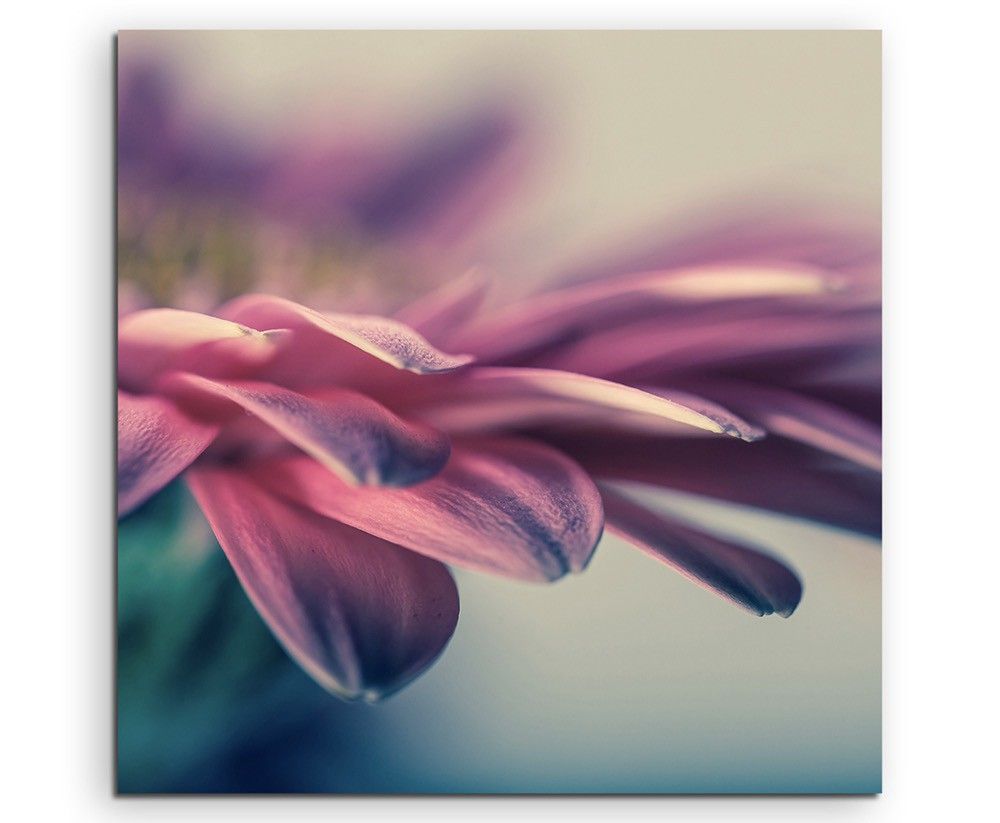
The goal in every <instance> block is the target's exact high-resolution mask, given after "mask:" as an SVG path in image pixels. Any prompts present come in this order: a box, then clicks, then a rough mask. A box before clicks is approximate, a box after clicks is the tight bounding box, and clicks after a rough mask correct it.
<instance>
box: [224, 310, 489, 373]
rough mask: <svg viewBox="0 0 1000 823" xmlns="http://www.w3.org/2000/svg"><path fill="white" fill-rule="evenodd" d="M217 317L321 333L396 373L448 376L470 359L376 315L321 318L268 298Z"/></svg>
mask: <svg viewBox="0 0 1000 823" xmlns="http://www.w3.org/2000/svg"><path fill="white" fill-rule="evenodd" d="M220 314H221V315H222V316H223V317H226V318H228V319H230V320H234V321H236V322H239V323H246V324H247V325H250V326H253V327H254V328H257V329H279V328H288V329H292V330H294V331H309V330H312V331H316V332H320V333H321V334H322V336H323V338H325V339H326V340H327V341H330V340H333V341H338V342H340V341H342V342H344V343H347V344H350V345H351V346H353V347H354V348H356V349H358V350H360V351H362V352H365V353H366V354H369V355H371V356H372V357H375V358H377V359H379V360H381V361H383V362H385V363H388V364H389V365H391V366H394V367H395V368H397V369H404V370H406V371H411V372H415V373H417V374H435V373H438V372H448V371H453V370H455V369H457V368H460V367H461V366H464V365H466V364H467V363H470V362H471V361H472V359H473V358H472V357H471V356H470V355H451V354H446V353H445V352H442V351H439V350H438V349H436V348H434V346H432V345H431V344H430V343H428V342H427V341H426V340H425V339H424V338H423V337H422V336H421V335H420V334H418V333H417V332H415V331H414V330H413V329H411V328H410V327H409V326H406V325H404V324H403V323H400V322H399V321H397V320H392V319H390V318H387V317H378V316H375V315H357V314H321V313H320V312H318V311H314V310H312V309H310V308H307V307H306V306H302V305H299V304H298V303H293V302H292V301H291V300H285V299H284V298H282V297H274V296H272V295H267V294H250V295H245V296H244V297H238V298H236V299H235V300H232V301H230V302H229V303H227V304H226V305H225V306H223V307H222V310H221V311H220Z"/></svg>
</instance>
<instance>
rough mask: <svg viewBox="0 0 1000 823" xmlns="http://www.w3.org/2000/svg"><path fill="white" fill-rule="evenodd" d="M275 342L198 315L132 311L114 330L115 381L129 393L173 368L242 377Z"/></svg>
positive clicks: (266, 356) (266, 357) (271, 354)
mask: <svg viewBox="0 0 1000 823" xmlns="http://www.w3.org/2000/svg"><path fill="white" fill-rule="evenodd" d="M278 338H279V335H275V334H271V335H267V334H262V333H261V332H259V331H254V330H253V329H250V328H248V327H246V326H243V325H241V324H239V323H232V322H230V321H228V320H222V319H220V318H218V317H212V316H211V315H207V314H199V313H197V312H190V311H180V310H178V309H147V310H145V311H137V312H133V313H131V314H129V315H127V316H125V317H123V318H122V319H121V321H120V323H119V327H118V379H119V382H120V383H121V385H123V386H125V387H126V388H128V389H131V390H142V389H147V388H149V387H150V386H151V385H152V384H153V383H154V382H155V381H156V380H157V379H158V378H159V377H160V376H161V375H162V374H164V373H165V372H167V371H173V370H183V371H192V372H196V373H198V374H204V375H209V376H213V377H219V376H227V377H240V376H246V375H248V374H251V373H253V372H254V371H256V370H257V369H259V368H261V367H262V366H263V365H264V364H266V363H267V362H269V361H270V360H271V359H272V358H273V357H274V355H275V353H276V351H277V340H278Z"/></svg>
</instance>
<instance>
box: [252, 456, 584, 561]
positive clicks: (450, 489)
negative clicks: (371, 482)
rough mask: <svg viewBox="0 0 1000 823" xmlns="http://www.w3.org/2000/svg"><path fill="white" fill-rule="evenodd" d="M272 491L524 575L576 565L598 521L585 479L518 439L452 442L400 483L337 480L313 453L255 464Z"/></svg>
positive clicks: (431, 549)
mask: <svg viewBox="0 0 1000 823" xmlns="http://www.w3.org/2000/svg"><path fill="white" fill-rule="evenodd" d="M255 473H256V476H258V477H259V479H260V482H261V483H263V484H266V485H267V486H268V488H271V489H272V490H274V491H275V492H276V493H279V494H283V495H286V496H288V497H289V498H291V499H294V500H297V501H301V502H302V503H304V504H305V505H307V506H308V507H309V508H311V509H314V510H315V511H317V512H320V513H321V514H324V515H326V516H327V517H332V518H335V519H337V520H340V521H341V522H344V523H348V524H349V525H351V526H354V527H355V528H358V529H363V530H364V531H367V532H371V533H372V534H375V535H378V536H379V537H381V538H383V539H385V540H389V541H391V542H393V543H398V544H399V545H401V546H406V547H407V548H410V549H413V550H414V551H418V552H420V553H421V554H426V555H428V556H430V557H434V558H436V559H438V560H442V561H444V562H446V563H453V564H455V565H457V566H464V567H467V568H471V569H475V570H478V571H485V572H490V573H494V574H499V575H503V576H505V577H514V578H518V579H522V580H541V581H546V580H556V579H558V578H560V577H562V576H563V575H564V574H566V573H567V572H577V571H581V570H582V569H583V568H584V567H585V566H586V565H587V562H588V561H589V560H590V556H591V554H592V553H593V551H594V548H595V547H596V545H597V541H598V540H599V539H600V536H601V529H602V527H603V515H602V512H601V500H600V495H599V493H598V491H597V488H596V487H595V486H594V484H593V482H592V481H591V480H590V478H589V477H588V476H587V475H586V474H585V473H584V472H583V471H582V470H581V469H580V468H579V467H578V466H577V465H576V464H575V463H574V462H573V461H571V460H569V459H568V458H567V457H565V456H564V455H562V454H560V453H559V452H557V451H555V450H554V449H551V448H549V447H547V446H544V445H542V444H540V443H533V442H531V441H525V440H515V439H509V438H505V439H499V438H498V439H495V440H475V441H469V442H466V443H463V444H462V445H461V446H459V445H458V444H456V445H455V447H454V448H453V450H452V455H451V459H450V460H449V462H448V464H447V465H446V466H445V468H444V469H443V470H442V471H441V473H440V474H438V475H436V476H435V477H432V478H431V479H430V480H427V481H425V482H424V483H421V484H419V485H417V486H412V487H410V488H406V489H371V488H365V487H351V486H347V485H345V484H344V483H343V482H341V481H340V480H338V479H337V478H336V477H334V476H333V475H331V474H330V473H329V472H328V471H326V470H325V469H324V468H323V467H322V466H320V465H319V464H318V463H316V462H315V461H313V460H309V459H303V458H291V459H284V460H275V461H272V462H268V463H267V464H264V465H261V466H259V467H258V468H257V469H256V470H255Z"/></svg>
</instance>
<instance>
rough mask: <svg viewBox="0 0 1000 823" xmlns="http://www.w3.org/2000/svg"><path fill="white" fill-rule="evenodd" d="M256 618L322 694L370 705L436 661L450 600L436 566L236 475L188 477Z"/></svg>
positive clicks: (447, 634)
mask: <svg viewBox="0 0 1000 823" xmlns="http://www.w3.org/2000/svg"><path fill="white" fill-rule="evenodd" d="M188 482H189V484H190V486H191V490H192V491H193V492H194V495H195V497H196V498H197V500H198V503H199V504H200V506H201V508H202V510H203V511H204V512H205V514H206V516H207V517H208V520H209V522H210V523H211V524H212V528H213V530H214V531H215V534H216V536H217V537H218V538H219V542H220V543H221V544H222V548H223V550H224V551H225V553H226V556H227V557H228V558H229V561H230V562H231V563H232V564H233V568H234V569H235V570H236V574H237V576H238V577H239V579H240V582H241V583H242V584H243V588H244V589H246V592H247V594H248V595H249V597H250V599H251V601H252V602H253V604H254V606H256V608H257V611H258V612H260V614H261V616H262V617H263V618H264V620H265V621H266V622H267V624H268V625H269V626H270V628H271V630H272V631H273V632H274V634H275V635H276V636H277V638H278V639H279V640H280V641H281V643H282V645H284V647H285V648H286V649H287V650H288V653H289V654H290V655H291V656H292V657H293V658H295V660H296V661H297V662H298V663H299V664H300V665H301V666H302V667H303V668H304V669H305V670H306V671H307V672H309V674H310V675H312V677H313V678H315V679H316V681H317V682H319V683H320V684H321V685H322V686H323V687H324V688H326V689H329V690H330V691H332V692H334V693H335V694H338V695H340V696H341V697H345V698H349V699H364V700H369V701H371V700H375V699H378V698H380V697H383V696H385V695H387V694H391V693H392V692H394V691H396V690H397V689H400V688H402V687H403V686H405V685H406V684H407V683H408V682H410V681H411V680H413V679H414V678H415V677H417V676H418V675H419V674H420V673H421V672H423V671H424V669H426V668H427V666H429V665H430V664H431V662H433V660H434V659H435V658H436V657H437V656H438V655H439V654H440V653H441V651H442V650H443V649H444V647H445V645H446V644H447V643H448V640H449V639H450V638H451V635H452V632H454V630H455V624H456V622H457V620H458V592H457V590H456V589H455V583H454V581H453V580H452V578H451V575H450V574H449V573H448V570H447V569H446V568H445V567H444V566H443V565H441V564H440V563H438V562H436V561H434V560H431V559H429V558H426V557H421V556H420V555H417V554H414V553H413V552H409V551H406V550H405V549H401V548H399V547H398V546H394V545H392V544H391V543H387V542H385V541H384V540H380V539H379V538H377V537H373V536H372V535H370V534H365V533H364V532H360V531H356V530H355V529H352V528H350V527H349V526H345V525H343V524H342V523H337V522H335V521H332V520H328V519H326V518H324V517H321V516H320V515H318V514H316V513H314V512H311V511H308V510H306V509H303V508H300V507H298V506H295V505H293V504H290V503H288V502H285V501H283V500H280V499H279V498H277V497H274V496H272V495H271V494H268V493H267V492H265V491H264V490H263V489H261V488H260V487H259V486H258V485H256V484H255V483H253V482H251V481H250V480H249V479H247V478H246V477H245V476H244V475H243V474H241V473H237V472H234V471H227V470H224V469H199V470H196V471H193V472H191V474H190V475H189V477H188Z"/></svg>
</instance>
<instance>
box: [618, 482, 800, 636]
mask: <svg viewBox="0 0 1000 823" xmlns="http://www.w3.org/2000/svg"><path fill="white" fill-rule="evenodd" d="M601 497H602V498H603V500H604V511H605V515H606V517H607V528H608V531H610V532H612V533H613V534H617V535H619V536H620V537H622V538H624V539H625V540H627V541H628V542H630V543H632V544H633V545H635V546H637V547H638V548H640V549H642V550H643V551H644V552H646V553H647V554H649V555H650V556H652V557H655V558H656V559H657V560H660V561H661V562H663V563H666V564H667V565H668V566H670V567H671V568H673V569H676V570H677V571H678V572H680V573H681V574H682V575H684V576H685V577H687V578H689V579H690V580H693V581H694V582H695V583H698V584H699V585H701V586H704V587H705V588H706V589H709V590H710V591H713V592H715V593H716V594H719V595H721V596H722V597H724V598H726V599H727V600H729V601H731V602H732V603H734V604H736V605H737V606H740V607H742V608H744V609H746V610H747V611H750V612H752V613H754V614H756V615H759V616H761V617H763V616H764V615H768V614H780V615H781V616H782V617H789V616H790V615H791V614H792V612H794V611H795V607H796V606H798V604H799V600H801V599H802V583H801V582H800V581H799V579H798V577H796V575H795V573H794V572H793V571H792V570H791V569H789V568H788V567H787V566H785V565H784V564H783V563H781V562H779V561H778V560H775V559H774V558H773V557H770V556H769V555H767V554H765V553H764V552H762V551H759V550H758V549H752V548H749V547H747V546H743V545H740V544H738V543H734V542H732V541H730V540H722V539H720V538H718V537H715V536H713V535H711V534H708V533H706V532H703V531H701V530H699V529H695V528H693V527H691V526H689V525H687V524H686V523H683V522H681V521H679V520H677V519H676V518H673V517H668V516H666V515H663V514H659V513H654V512H652V511H650V510H649V509H647V508H645V507H643V506H640V505H638V504H637V503H634V502H632V501H631V500H630V499H629V498H628V497H627V496H626V495H624V494H622V493H621V492H619V491H617V490H615V489H613V488H611V487H610V486H609V485H607V484H602V485H601Z"/></svg>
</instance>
